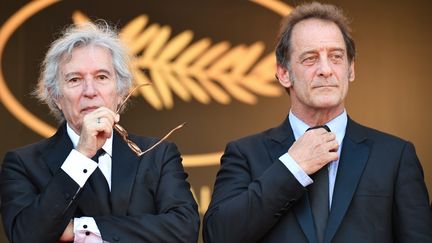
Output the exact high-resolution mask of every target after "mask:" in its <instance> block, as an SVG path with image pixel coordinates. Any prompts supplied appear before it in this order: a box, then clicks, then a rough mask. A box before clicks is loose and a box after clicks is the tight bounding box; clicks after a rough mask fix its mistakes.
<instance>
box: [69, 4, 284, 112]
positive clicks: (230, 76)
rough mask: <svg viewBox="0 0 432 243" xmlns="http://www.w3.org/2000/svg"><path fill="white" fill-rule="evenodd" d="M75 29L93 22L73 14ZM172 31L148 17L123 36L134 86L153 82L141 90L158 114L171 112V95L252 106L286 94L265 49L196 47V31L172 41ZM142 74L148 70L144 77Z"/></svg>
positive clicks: (261, 46) (225, 44)
mask: <svg viewBox="0 0 432 243" xmlns="http://www.w3.org/2000/svg"><path fill="white" fill-rule="evenodd" d="M73 20H74V23H75V24H81V23H84V22H89V21H91V20H90V19H89V18H88V17H87V16H85V15H84V14H83V13H81V12H79V11H77V12H75V13H74V14H73ZM171 32H172V29H171V27H169V26H167V25H164V26H161V25H159V24H157V23H152V24H150V23H149V18H148V16H147V15H140V16H138V17H136V18H134V19H133V20H131V21H130V22H129V23H128V24H127V25H126V26H124V27H123V28H122V29H121V31H120V37H121V39H122V41H123V42H124V43H125V44H126V45H127V46H128V47H129V50H130V52H131V53H130V54H131V55H133V56H134V57H136V58H135V59H134V60H133V63H132V67H133V75H134V82H135V84H136V85H139V84H143V83H149V82H151V83H153V85H151V86H146V87H142V88H140V89H139V91H140V94H141V95H142V96H143V97H144V99H145V100H146V101H147V102H148V103H149V104H150V105H151V106H152V107H153V108H155V109H157V110H162V109H172V108H173V107H174V98H173V95H174V94H175V95H177V96H178V97H179V98H180V99H182V100H183V101H185V102H190V101H192V99H195V100H196V101H198V102H199V103H202V104H209V103H210V102H211V101H215V102H218V103H220V104H224V105H226V104H229V103H231V102H232V100H233V99H236V100H238V101H240V102H242V103H246V104H249V105H253V104H256V103H257V100H258V98H257V96H258V95H261V96H267V97H276V96H280V95H281V94H282V90H281V89H280V87H279V86H278V85H277V84H276V82H275V80H274V74H273V72H272V70H274V69H275V58H274V55H273V54H272V53H270V54H268V55H266V56H264V57H263V58H262V59H261V60H259V58H260V57H261V56H262V54H263V51H264V48H265V46H264V44H263V43H262V42H260V41H257V42H255V43H253V44H251V45H245V44H240V45H236V46H232V45H231V44H230V43H229V42H227V41H222V42H219V43H212V41H211V39H210V38H203V39H200V40H198V41H196V42H194V43H192V39H193V36H194V33H193V31H191V30H185V31H183V32H181V33H179V34H178V35H176V36H174V37H172V38H171V39H170V37H171ZM143 70H148V72H144V71H143Z"/></svg>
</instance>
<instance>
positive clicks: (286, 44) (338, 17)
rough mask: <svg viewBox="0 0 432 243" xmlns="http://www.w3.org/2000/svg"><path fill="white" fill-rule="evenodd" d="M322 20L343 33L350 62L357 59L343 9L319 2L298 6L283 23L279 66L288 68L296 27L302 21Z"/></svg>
mask: <svg viewBox="0 0 432 243" xmlns="http://www.w3.org/2000/svg"><path fill="white" fill-rule="evenodd" d="M306 19H320V20H326V21H330V22H333V23H335V24H336V25H337V26H338V27H339V29H340V30H341V32H342V36H343V39H344V42H345V46H346V49H347V55H348V62H349V63H351V62H352V61H353V60H354V59H355V54H356V51H355V44H354V40H353V39H352V37H351V29H350V27H349V21H348V18H347V17H346V16H345V15H344V13H343V11H342V9H340V8H338V7H336V6H334V5H330V4H321V3H318V2H312V3H305V4H302V5H299V6H297V7H296V8H295V9H294V10H293V11H292V12H291V13H290V14H289V15H287V16H286V17H285V18H284V19H283V20H282V22H281V28H280V30H279V35H278V43H277V46H276V50H275V52H276V61H277V63H278V64H279V65H282V66H284V67H288V65H289V62H290V54H291V51H292V50H291V34H292V30H293V28H294V26H295V25H296V24H297V23H299V22H300V21H302V20H306Z"/></svg>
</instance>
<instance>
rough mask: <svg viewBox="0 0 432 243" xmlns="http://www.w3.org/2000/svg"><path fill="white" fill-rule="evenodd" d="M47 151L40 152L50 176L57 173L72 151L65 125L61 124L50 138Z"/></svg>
mask: <svg viewBox="0 0 432 243" xmlns="http://www.w3.org/2000/svg"><path fill="white" fill-rule="evenodd" d="M50 140H51V141H50V145H49V147H48V149H47V150H45V151H41V153H42V159H43V160H44V161H45V163H46V164H47V165H48V167H49V169H50V171H51V174H53V175H54V174H55V173H57V171H58V170H59V169H60V167H61V165H62V164H63V162H64V161H65V160H66V158H67V156H68V155H69V153H70V152H71V151H72V149H73V145H72V141H71V140H70V138H69V136H68V135H67V132H66V123H65V122H63V123H62V124H61V125H60V126H59V128H58V129H57V132H56V133H55V134H54V135H53V136H52V137H51V138H50Z"/></svg>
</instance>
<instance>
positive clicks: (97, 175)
mask: <svg viewBox="0 0 432 243" xmlns="http://www.w3.org/2000/svg"><path fill="white" fill-rule="evenodd" d="M103 154H105V151H104V150H103V149H102V148H101V149H99V150H98V151H97V153H96V155H95V156H93V157H92V160H94V161H95V162H96V163H99V157H100V156H101V155H103ZM89 183H90V186H91V187H92V189H93V191H94V194H95V197H96V198H97V199H98V200H100V201H102V202H104V203H103V204H104V205H107V203H109V202H110V199H109V195H110V192H109V186H108V182H107V180H106V178H105V176H104V175H103V174H102V171H101V170H100V169H99V166H98V167H97V168H96V170H95V171H94V172H93V174H92V175H91V176H90V178H89ZM108 205H109V204H108Z"/></svg>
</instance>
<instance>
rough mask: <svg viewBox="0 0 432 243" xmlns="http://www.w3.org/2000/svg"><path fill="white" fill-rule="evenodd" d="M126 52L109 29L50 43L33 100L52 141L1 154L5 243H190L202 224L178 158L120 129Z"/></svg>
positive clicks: (172, 149)
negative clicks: (50, 117) (51, 127)
mask: <svg viewBox="0 0 432 243" xmlns="http://www.w3.org/2000/svg"><path fill="white" fill-rule="evenodd" d="M129 60H130V58H129V56H128V52H127V50H126V48H125V47H124V46H123V45H122V43H121V42H120V40H119V38H118V34H117V33H116V32H115V31H114V30H113V29H112V28H110V27H109V26H108V25H107V24H100V25H93V24H88V25H82V26H70V27H69V28H68V29H67V30H66V31H65V32H64V33H63V35H62V36H61V37H60V38H59V39H58V40H56V41H55V42H53V43H52V45H51V47H50V49H49V50H48V52H47V54H46V56H45V60H44V63H43V67H42V72H41V77H40V80H39V83H38V89H37V91H36V92H35V93H36V94H37V96H38V97H39V99H40V100H41V101H43V102H44V103H46V104H48V106H49V107H50V109H51V112H52V113H53V114H54V115H55V116H56V117H57V118H58V119H59V121H60V122H61V124H60V126H59V128H58V130H57V132H56V134H54V135H53V136H52V137H50V138H48V139H45V140H42V141H40V142H38V143H35V144H32V145H28V146H25V147H22V148H18V149H16V150H13V151H11V152H8V153H7V154H6V156H5V158H4V162H3V165H2V171H1V174H0V192H1V214H2V219H3V226H4V228H5V232H6V235H7V237H8V239H9V240H10V241H11V242H17V243H24V242H41V243H42V242H58V241H61V242H72V241H73V242H77V243H78V242H86V243H93V242H94V243H96V242H98V243H99V242H127V243H129V242H187V243H190V242H196V241H197V238H198V228H199V215H198V212H197V205H196V203H195V200H194V198H193V197H192V193H191V191H190V190H189V183H188V182H187V180H186V178H187V174H186V173H185V172H184V170H183V167H182V164H181V157H180V153H179V152H178V150H177V148H176V146H175V145H174V144H172V143H168V142H164V143H161V144H159V145H158V146H157V147H156V148H155V149H153V150H151V151H149V152H148V153H144V152H141V149H143V148H150V147H153V145H154V144H155V143H156V142H157V141H155V139H153V138H148V137H139V136H134V135H129V136H128V135H127V133H126V131H125V130H124V129H123V128H122V127H121V126H120V125H119V124H118V122H119V119H120V118H119V112H121V110H122V107H123V104H124V103H125V101H124V99H126V98H127V97H128V92H129V90H130V88H131V86H132V74H131V70H130V65H129Z"/></svg>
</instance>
